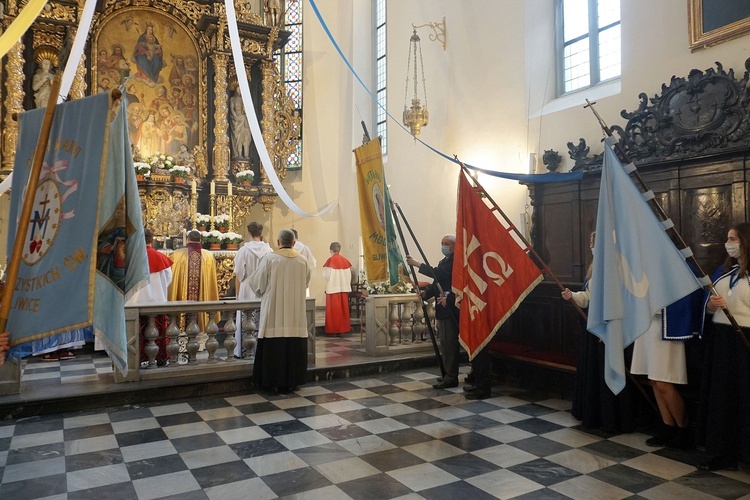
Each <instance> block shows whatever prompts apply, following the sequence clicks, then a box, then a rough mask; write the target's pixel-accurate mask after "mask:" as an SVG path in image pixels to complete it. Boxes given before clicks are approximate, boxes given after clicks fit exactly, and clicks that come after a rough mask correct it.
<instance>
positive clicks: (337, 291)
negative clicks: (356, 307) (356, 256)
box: [323, 241, 352, 335]
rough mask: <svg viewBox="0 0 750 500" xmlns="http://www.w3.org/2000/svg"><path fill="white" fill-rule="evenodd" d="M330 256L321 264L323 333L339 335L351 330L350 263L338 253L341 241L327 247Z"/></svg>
mask: <svg viewBox="0 0 750 500" xmlns="http://www.w3.org/2000/svg"><path fill="white" fill-rule="evenodd" d="M329 248H330V250H331V257H330V258H329V259H328V260H327V261H326V263H325V264H323V279H325V280H326V326H325V333H327V334H332V335H339V334H342V333H348V332H350V331H351V330H352V325H351V321H350V319H349V292H351V291H352V271H351V270H352V263H351V262H349V261H348V260H347V259H346V257H343V256H342V255H340V254H339V252H340V251H341V243H339V242H338V241H334V242H333V243H331V246H330V247H329Z"/></svg>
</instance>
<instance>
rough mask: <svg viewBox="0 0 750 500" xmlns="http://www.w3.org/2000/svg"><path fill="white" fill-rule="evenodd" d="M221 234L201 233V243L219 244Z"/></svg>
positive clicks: (212, 232)
mask: <svg viewBox="0 0 750 500" xmlns="http://www.w3.org/2000/svg"><path fill="white" fill-rule="evenodd" d="M222 236H223V235H222V233H220V232H219V231H217V230H215V229H214V230H213V231H201V241H202V242H203V243H208V244H212V243H213V244H219V243H221V241H222Z"/></svg>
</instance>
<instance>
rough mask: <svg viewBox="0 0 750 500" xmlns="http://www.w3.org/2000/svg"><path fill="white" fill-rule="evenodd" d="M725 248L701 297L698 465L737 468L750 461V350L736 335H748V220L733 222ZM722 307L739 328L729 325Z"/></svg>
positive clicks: (721, 468)
mask: <svg viewBox="0 0 750 500" xmlns="http://www.w3.org/2000/svg"><path fill="white" fill-rule="evenodd" d="M725 248H726V250H727V254H728V257H727V260H726V262H725V263H724V265H723V266H722V267H721V268H719V270H718V271H717V273H716V274H715V275H714V277H715V281H714V287H715V288H716V292H717V295H711V296H710V297H708V298H707V300H706V312H707V313H708V314H710V315H713V321H712V322H711V326H712V329H711V330H710V331H707V333H706V335H705V339H706V363H705V366H704V369H703V375H704V377H703V384H702V389H701V400H700V424H701V425H700V428H699V431H702V432H703V433H704V436H703V437H704V440H705V446H706V451H708V452H709V453H710V454H711V455H712V458H711V459H710V460H709V461H707V462H705V463H702V464H700V465H699V467H700V468H702V469H707V470H737V468H738V462H740V461H742V462H745V463H750V351H749V350H748V348H747V347H746V345H745V343H744V342H743V341H742V339H741V338H740V335H744V336H745V338H748V336H749V335H750V275H749V274H748V267H749V266H750V224H749V223H747V222H743V223H741V224H737V225H735V226H733V227H732V228H731V229H730V230H729V232H728V234H727V241H726V243H725ZM717 276H718V277H717ZM724 307H728V308H729V310H730V311H731V312H732V315H733V316H734V318H735V319H736V320H737V323H739V326H740V327H741V328H742V332H741V333H738V332H737V331H735V329H734V328H733V327H732V326H731V324H730V322H729V319H728V318H727V315H726V314H724V311H723V309H722V308H724Z"/></svg>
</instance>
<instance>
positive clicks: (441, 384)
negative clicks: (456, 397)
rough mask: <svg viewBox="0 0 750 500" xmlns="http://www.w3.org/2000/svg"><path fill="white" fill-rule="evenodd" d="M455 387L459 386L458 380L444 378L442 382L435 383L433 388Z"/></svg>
mask: <svg viewBox="0 0 750 500" xmlns="http://www.w3.org/2000/svg"><path fill="white" fill-rule="evenodd" d="M453 387H458V381H456V382H446V381H445V380H443V381H442V382H438V383H437V384H433V385H432V388H433V389H452V388H453Z"/></svg>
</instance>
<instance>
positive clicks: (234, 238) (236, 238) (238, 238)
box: [224, 231, 243, 243]
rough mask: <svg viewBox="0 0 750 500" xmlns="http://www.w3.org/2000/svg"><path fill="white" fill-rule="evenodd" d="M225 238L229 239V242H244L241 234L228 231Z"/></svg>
mask: <svg viewBox="0 0 750 500" xmlns="http://www.w3.org/2000/svg"><path fill="white" fill-rule="evenodd" d="M224 238H225V239H226V240H227V242H228V243H242V241H243V238H242V235H241V234H238V233H233V232H231V231H230V232H228V233H224Z"/></svg>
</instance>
